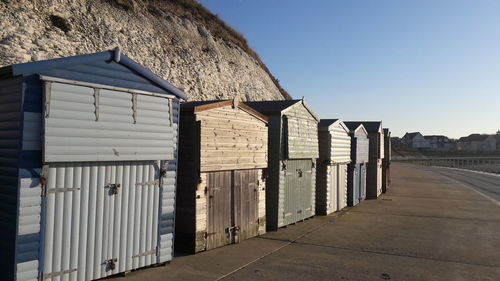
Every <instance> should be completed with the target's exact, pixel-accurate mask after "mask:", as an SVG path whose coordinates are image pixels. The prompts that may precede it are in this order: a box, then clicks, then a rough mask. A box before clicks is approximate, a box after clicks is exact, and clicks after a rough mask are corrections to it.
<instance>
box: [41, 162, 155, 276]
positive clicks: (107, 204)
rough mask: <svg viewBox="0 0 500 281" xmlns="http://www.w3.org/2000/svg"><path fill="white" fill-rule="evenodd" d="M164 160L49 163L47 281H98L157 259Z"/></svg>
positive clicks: (44, 174) (46, 171)
mask: <svg viewBox="0 0 500 281" xmlns="http://www.w3.org/2000/svg"><path fill="white" fill-rule="evenodd" d="M159 165H160V163H159V161H128V162H76V163H49V164H48V165H47V166H45V168H44V171H43V172H42V175H41V177H42V178H44V179H45V181H46V188H45V189H44V192H43V197H44V211H43V224H42V225H43V227H44V236H43V237H45V240H44V241H43V248H44V251H43V278H42V279H44V280H47V279H49V280H59V278H61V280H68V278H69V279H70V280H93V279H99V278H103V277H106V276H109V275H112V274H116V273H118V272H123V271H126V270H132V269H135V268H139V267H144V266H148V265H151V264H154V263H156V262H157V261H156V260H157V245H158V210H159V198H160V191H159V190H160V188H159V184H160V182H159V180H160V179H159V177H160V169H159Z"/></svg>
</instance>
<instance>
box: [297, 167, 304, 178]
mask: <svg viewBox="0 0 500 281" xmlns="http://www.w3.org/2000/svg"><path fill="white" fill-rule="evenodd" d="M297 173H298V174H299V178H301V177H302V173H303V172H302V169H297Z"/></svg>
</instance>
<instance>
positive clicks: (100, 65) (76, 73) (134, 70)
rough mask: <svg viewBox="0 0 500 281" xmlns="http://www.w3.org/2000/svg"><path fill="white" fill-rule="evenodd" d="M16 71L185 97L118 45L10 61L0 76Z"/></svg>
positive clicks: (16, 72) (23, 73)
mask: <svg viewBox="0 0 500 281" xmlns="http://www.w3.org/2000/svg"><path fill="white" fill-rule="evenodd" d="M17 75H23V76H27V75H43V76H50V77H56V78H62V79H67V80H75V81H81V82H87V83H95V84H101V85H109V86H116V87H121V88H128V89H135V90H142V91H149V92H155V93H161V94H171V95H174V96H176V97H178V98H180V99H184V100H187V98H188V97H187V95H186V94H185V93H184V92H183V91H181V90H179V89H178V88H176V87H174V86H173V85H172V84H170V83H168V82H167V81H165V80H164V79H162V78H161V77H159V76H158V75H156V74H154V73H153V72H151V71H150V70H149V69H147V68H145V67H143V66H141V65H140V64H138V63H137V62H135V61H133V60H132V59H130V58H129V57H127V56H126V55H124V54H122V53H121V50H120V49H119V48H116V49H114V50H111V51H105V52H100V53H93V54H87V55H79V56H72V57H64V58H58V59H50V60H43V61H35V62H27V63H20V64H13V65H9V66H6V67H2V68H0V77H2V76H9V77H10V76H17Z"/></svg>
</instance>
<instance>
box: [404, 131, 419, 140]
mask: <svg viewBox="0 0 500 281" xmlns="http://www.w3.org/2000/svg"><path fill="white" fill-rule="evenodd" d="M417 135H422V134H421V133H420V132H412V133H406V134H405V135H404V136H403V138H409V139H411V140H412V139H414V138H415V137H416V136H417ZM422 136H423V135H422Z"/></svg>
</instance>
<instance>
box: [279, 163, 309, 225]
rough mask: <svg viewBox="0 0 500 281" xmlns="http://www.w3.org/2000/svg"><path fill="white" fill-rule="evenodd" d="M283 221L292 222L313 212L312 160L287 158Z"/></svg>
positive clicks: (285, 222)
mask: <svg viewBox="0 0 500 281" xmlns="http://www.w3.org/2000/svg"><path fill="white" fill-rule="evenodd" d="M285 164H286V171H285V203H284V206H285V208H284V213H283V222H284V224H285V225H286V224H291V223H294V222H297V221H299V220H302V219H305V218H308V217H310V216H311V215H312V214H313V213H312V182H311V176H312V175H311V174H312V163H311V160H310V159H308V160H287V161H286V162H285Z"/></svg>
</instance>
